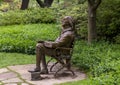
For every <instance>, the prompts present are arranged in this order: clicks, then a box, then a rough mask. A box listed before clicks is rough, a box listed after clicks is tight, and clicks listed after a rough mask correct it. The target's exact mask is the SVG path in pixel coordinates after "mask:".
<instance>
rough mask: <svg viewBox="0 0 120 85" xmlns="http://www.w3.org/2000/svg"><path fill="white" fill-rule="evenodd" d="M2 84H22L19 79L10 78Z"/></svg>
mask: <svg viewBox="0 0 120 85" xmlns="http://www.w3.org/2000/svg"><path fill="white" fill-rule="evenodd" d="M2 82H3V83H14V82H22V80H20V79H19V78H11V79H7V80H4V81H2Z"/></svg>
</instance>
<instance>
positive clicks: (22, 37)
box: [0, 24, 59, 54]
mask: <svg viewBox="0 0 120 85" xmlns="http://www.w3.org/2000/svg"><path fill="white" fill-rule="evenodd" d="M58 34H59V28H57V25H55V24H31V25H30V24H29V25H14V26H1V27H0V51H1V52H19V53H27V54H35V45H36V42H37V41H38V40H55V39H56V38H57V36H58Z"/></svg>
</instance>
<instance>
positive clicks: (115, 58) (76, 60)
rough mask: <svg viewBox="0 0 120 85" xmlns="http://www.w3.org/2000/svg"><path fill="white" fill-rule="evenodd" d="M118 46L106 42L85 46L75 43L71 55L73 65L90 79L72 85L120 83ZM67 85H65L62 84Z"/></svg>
mask: <svg viewBox="0 0 120 85" xmlns="http://www.w3.org/2000/svg"><path fill="white" fill-rule="evenodd" d="M119 48H120V45H119V44H109V43H107V42H99V43H94V44H92V45H87V43H86V42H83V41H77V42H76V45H75V49H74V53H73V64H74V65H76V66H77V67H79V68H80V69H85V70H87V71H88V72H89V74H90V75H91V77H90V79H87V80H85V81H83V82H79V81H78V82H79V84H77V83H78V82H75V83H74V84H73V85H75V84H77V85H118V84H119V83H120V75H119V74H120V53H119V52H120V49H119ZM64 85H67V84H64ZM70 85H72V84H70Z"/></svg>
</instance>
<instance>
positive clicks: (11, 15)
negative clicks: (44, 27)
mask: <svg viewBox="0 0 120 85" xmlns="http://www.w3.org/2000/svg"><path fill="white" fill-rule="evenodd" d="M0 16H1V20H0V25H14V24H29V23H55V22H56V20H55V16H54V11H53V10H51V9H48V8H44V9H43V8H41V9H40V8H39V9H28V10H25V11H22V10H15V11H8V12H3V13H0Z"/></svg>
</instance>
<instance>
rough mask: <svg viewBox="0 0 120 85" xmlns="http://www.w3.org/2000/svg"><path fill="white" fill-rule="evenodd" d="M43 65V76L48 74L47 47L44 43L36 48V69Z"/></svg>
mask: <svg viewBox="0 0 120 85" xmlns="http://www.w3.org/2000/svg"><path fill="white" fill-rule="evenodd" d="M40 64H41V65H42V69H41V71H40V73H41V74H48V69H47V64H46V59H45V47H44V45H43V44H42V43H38V45H37V46H36V68H39V67H40Z"/></svg>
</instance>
